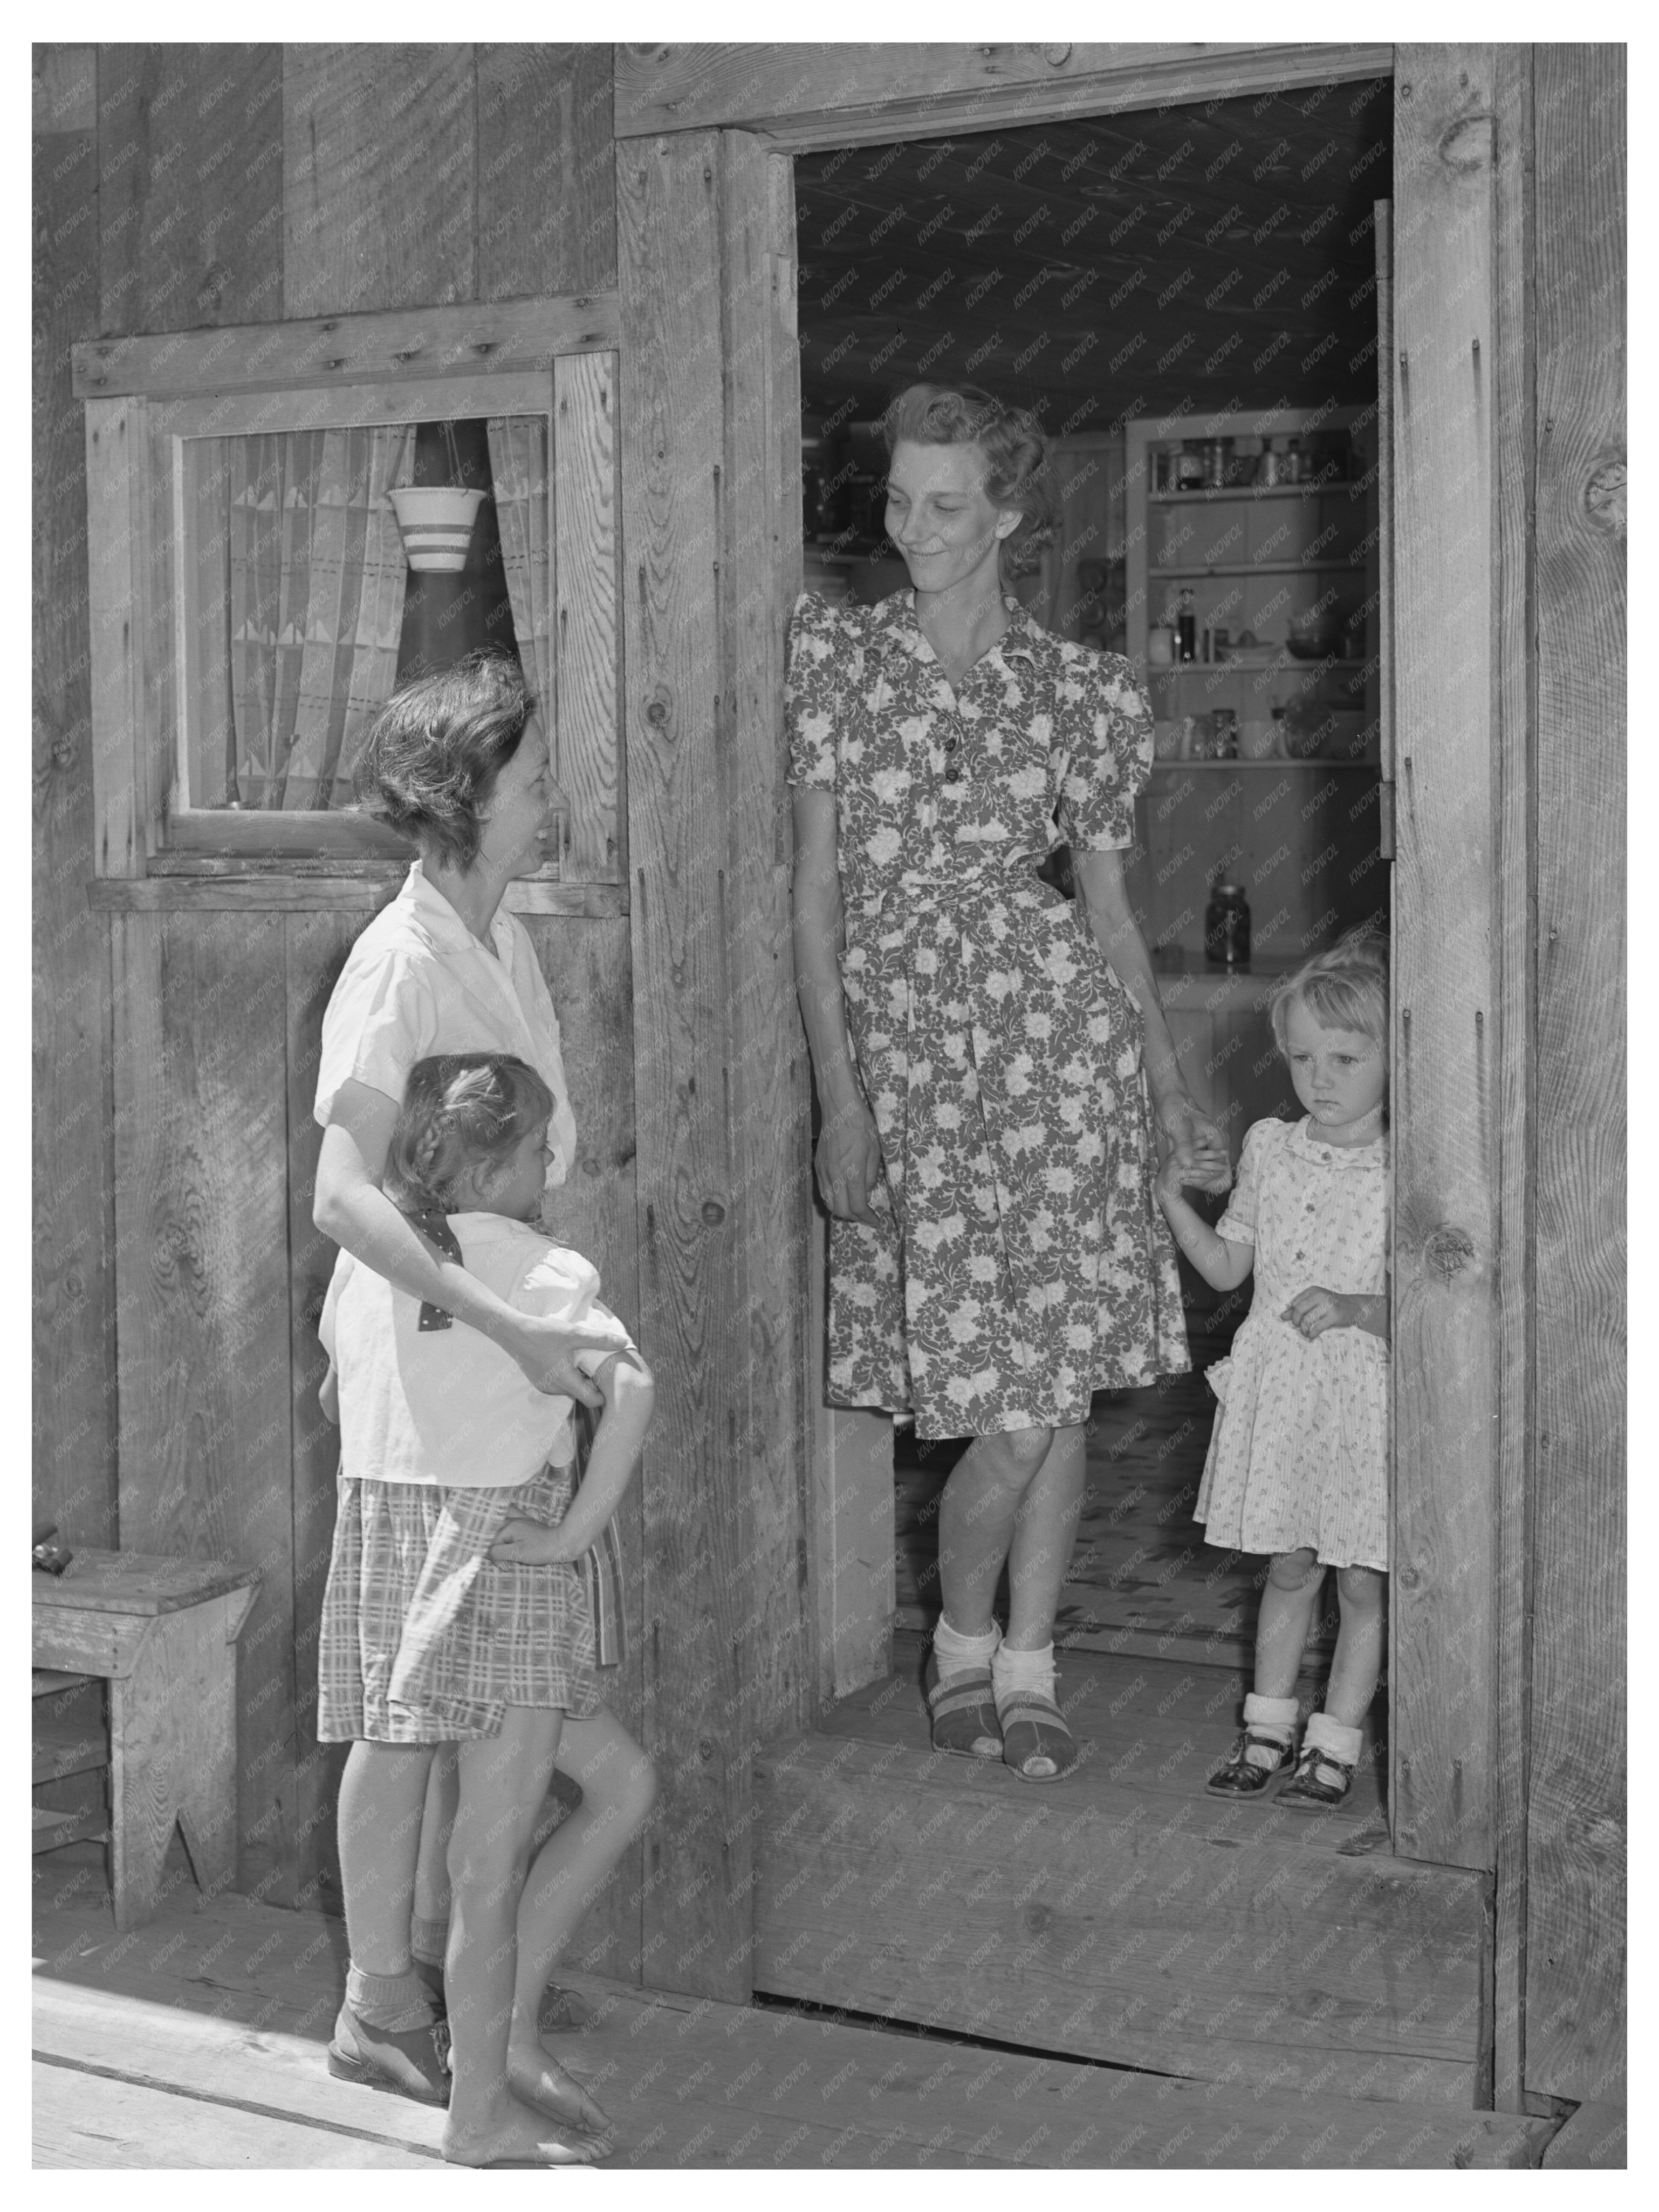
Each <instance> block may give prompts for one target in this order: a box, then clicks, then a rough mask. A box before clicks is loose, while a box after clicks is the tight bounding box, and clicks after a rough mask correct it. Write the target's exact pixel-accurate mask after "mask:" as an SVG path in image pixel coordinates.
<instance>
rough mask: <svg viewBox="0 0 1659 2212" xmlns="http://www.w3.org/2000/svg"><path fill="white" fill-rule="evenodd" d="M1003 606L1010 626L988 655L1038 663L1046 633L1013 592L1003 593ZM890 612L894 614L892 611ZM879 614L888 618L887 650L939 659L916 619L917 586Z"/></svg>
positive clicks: (884, 602) (882, 607)
mask: <svg viewBox="0 0 1659 2212" xmlns="http://www.w3.org/2000/svg"><path fill="white" fill-rule="evenodd" d="M1002 604H1003V605H1004V607H1005V608H1006V610H1007V613H1008V627H1007V629H1006V630H1004V631H1003V633H1002V635H1001V636H1000V638H999V639H998V640H997V641H996V643H995V644H994V645H993V646H991V647H988V648H987V653H1001V654H1002V655H1003V657H1004V659H1006V658H1007V657H1008V655H1009V654H1010V653H1015V654H1018V655H1019V656H1020V657H1021V658H1022V659H1026V660H1034V659H1036V645H1037V641H1038V639H1039V638H1041V637H1042V635H1044V633H1043V632H1042V630H1040V629H1038V628H1037V626H1036V623H1034V622H1033V621H1032V619H1031V617H1030V615H1029V614H1028V613H1027V611H1026V610H1025V609H1024V607H1023V606H1021V605H1020V603H1019V601H1018V599H1015V598H1014V597H1013V596H1012V593H1011V592H1004V593H1003V595H1002ZM889 610H890V611H889ZM877 612H878V613H880V614H883V615H884V620H883V623H882V643H883V647H884V650H885V651H887V652H889V653H909V654H910V655H911V656H912V657H913V658H914V659H917V660H933V659H937V658H938V656H937V654H936V653H934V651H933V647H932V646H931V645H929V644H928V642H927V637H926V636H925V635H924V634H923V631H922V627H921V623H920V622H919V621H918V620H917V619H916V592H915V585H914V584H908V585H906V586H905V587H904V589H903V590H902V591H899V592H894V593H893V594H892V595H891V597H890V598H889V599H884V600H882V602H881V603H880V605H879V607H878V609H877Z"/></svg>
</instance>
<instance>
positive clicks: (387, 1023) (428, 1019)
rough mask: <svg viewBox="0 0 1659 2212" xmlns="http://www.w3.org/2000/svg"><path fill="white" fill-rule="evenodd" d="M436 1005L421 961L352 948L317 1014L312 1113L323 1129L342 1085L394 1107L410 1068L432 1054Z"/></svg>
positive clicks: (388, 950) (389, 948) (396, 949)
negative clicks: (360, 1086) (319, 1038)
mask: <svg viewBox="0 0 1659 2212" xmlns="http://www.w3.org/2000/svg"><path fill="white" fill-rule="evenodd" d="M437 1037H438V1007H437V1002H436V1000H435V997H434V995H433V992H432V989H431V986H430V983H429V981H428V977H427V976H426V975H425V974H424V973H423V972H422V963H421V962H420V961H418V960H416V959H413V958H411V957H410V954H409V953H408V951H405V950H404V948H403V947H401V946H397V945H372V944H368V945H366V944H365V942H364V940H363V939H359V940H358V942H357V944H356V945H354V946H353V948H352V950H351V952H350V954H349V957H348V958H347V960H346V964H345V966H344V968H343V969H342V971H341V974H340V980H339V981H338V982H337V984H336V985H335V986H334V995H333V997H332V998H331V1000H329V1002H328V1009H327V1012H325V1014H324V1016H323V1048H322V1056H321V1059H320V1060H319V1064H318V1068H317V1100H316V1104H315V1106H314V1107H313V1113H314V1115H315V1116H316V1118H317V1120H318V1121H320V1122H321V1123H322V1125H323V1127H325V1128H326V1127H327V1126H328V1124H329V1121H330V1120H331V1118H332V1115H333V1109H334V1101H335V1099H336V1098H337V1097H338V1095H339V1092H340V1089H341V1086H342V1085H343V1084H345V1083H348V1082H356V1083H365V1084H367V1085H368V1087H369V1089H370V1090H371V1091H381V1092H383V1093H384V1095H385V1096H386V1097H388V1098H395V1099H397V1100H398V1101H399V1102H400V1103H401V1101H402V1098H403V1095H404V1086H405V1085H406V1084H407V1083H408V1081H409V1071H410V1068H411V1067H413V1066H414V1065H415V1063H416V1060H423V1059H424V1058H425V1057H426V1055H427V1054H428V1053H431V1052H435V1051H436V1049H437Z"/></svg>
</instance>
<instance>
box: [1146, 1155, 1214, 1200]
mask: <svg viewBox="0 0 1659 2212" xmlns="http://www.w3.org/2000/svg"><path fill="white" fill-rule="evenodd" d="M1221 1174H1222V1176H1223V1178H1224V1179H1223V1181H1222V1182H1219V1183H1218V1182H1216V1180H1215V1175H1216V1169H1215V1164H1214V1162H1213V1161H1212V1160H1211V1159H1209V1158H1201V1159H1200V1158H1198V1157H1197V1156H1196V1155H1195V1154H1194V1153H1192V1152H1188V1151H1186V1150H1185V1149H1184V1148H1182V1147H1180V1146H1177V1148H1176V1150H1175V1151H1174V1152H1170V1154H1169V1156H1168V1157H1167V1158H1165V1160H1164V1164H1163V1165H1162V1166H1161V1167H1160V1168H1159V1170H1158V1180H1157V1182H1156V1184H1155V1185H1154V1188H1155V1189H1156V1190H1157V1193H1158V1196H1159V1197H1160V1198H1179V1197H1180V1196H1181V1194H1182V1189H1183V1188H1185V1187H1188V1186H1190V1187H1191V1188H1194V1189H1195V1190H1225V1189H1226V1188H1228V1187H1229V1185H1230V1184H1231V1182H1232V1176H1231V1172H1230V1171H1229V1170H1228V1167H1227V1162H1226V1155H1225V1153H1224V1154H1223V1155H1222V1158H1221Z"/></svg>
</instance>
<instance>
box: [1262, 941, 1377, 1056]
mask: <svg viewBox="0 0 1659 2212" xmlns="http://www.w3.org/2000/svg"><path fill="white" fill-rule="evenodd" d="M1293 1006H1305V1007H1306V1008H1307V1010H1308V1012H1309V1013H1310V1014H1311V1015H1312V1017H1313V1018H1314V1019H1315V1021H1316V1022H1317V1023H1318V1024H1319V1026H1320V1028H1321V1029H1322V1030H1353V1031H1355V1033H1356V1034H1357V1035H1358V1036H1364V1037H1370V1040H1371V1042H1372V1043H1373V1044H1375V1045H1376V1046H1377V1047H1378V1048H1380V1049H1381V1050H1382V1052H1383V1054H1385V1055H1386V1054H1387V1052H1388V1049H1389V955H1388V951H1387V949H1386V948H1385V946H1384V945H1383V940H1382V939H1381V938H1380V937H1379V936H1378V935H1377V933H1376V931H1375V930H1373V929H1371V928H1370V927H1362V928H1359V929H1351V930H1350V931H1349V932H1348V933H1347V935H1346V937H1340V938H1339V939H1337V941H1336V943H1335V944H1334V945H1332V946H1331V948H1330V950H1329V951H1328V952H1320V953H1316V955H1315V957H1313V958H1312V959H1311V960H1310V961H1309V962H1307V963H1306V964H1305V965H1304V966H1303V967H1301V968H1298V969H1297V971H1296V973H1295V975H1287V976H1286V977H1285V981H1283V982H1282V983H1281V984H1280V985H1279V988H1278V989H1277V990H1276V991H1275V992H1274V993H1273V1001H1272V1006H1271V1008H1270V1014H1271V1018H1272V1021H1273V1040H1274V1042H1275V1043H1277V1045H1278V1047H1279V1051H1280V1052H1281V1053H1288V1050H1289V1047H1288V1045H1287V1043H1286V1038H1285V1031H1286V1025H1287V1024H1288V1023H1289V1021H1290V1018H1291V1008H1292V1007H1293Z"/></svg>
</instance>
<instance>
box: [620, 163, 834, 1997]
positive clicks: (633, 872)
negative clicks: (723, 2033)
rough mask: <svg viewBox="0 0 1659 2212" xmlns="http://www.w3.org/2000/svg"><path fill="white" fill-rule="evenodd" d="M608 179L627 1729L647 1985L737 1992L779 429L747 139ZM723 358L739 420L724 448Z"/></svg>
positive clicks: (795, 1521)
mask: <svg viewBox="0 0 1659 2212" xmlns="http://www.w3.org/2000/svg"><path fill="white" fill-rule="evenodd" d="M768 184H769V180H768V179H767V176H766V173H765V164H764V161H763V158H762V157H760V156H759V155H757V154H755V153H753V152H752V151H751V150H746V149H744V148H743V147H742V146H738V147H723V146H722V143H721V141H720V137H719V136H718V135H717V134H715V133H712V132H708V133H702V132H699V133H690V134H684V135H679V136H677V137H673V138H670V139H664V140H661V141H657V142H653V143H648V144H647V143H641V144H637V145H633V146H630V147H629V148H628V149H626V152H625V154H624V155H623V159H622V160H621V161H619V163H618V191H617V219H618V220H617V227H618V233H619V251H620V261H621V275H622V286H621V289H622V293H623V302H624V307H623V421H624V422H625V423H626V424H627V426H628V433H627V435H629V438H631V439H632V441H634V443H633V447H632V456H631V465H629V466H625V467H624V471H623V486H624V491H623V542H624V545H625V549H626V551H625V575H626V593H625V597H626V608H627V612H626V628H625V635H626V651H625V661H626V667H627V706H626V718H625V719H626V726H627V728H628V732H629V760H628V766H629V777H628V805H629V866H630V896H631V901H632V909H631V913H632V921H633V933H634V994H635V1040H636V1045H635V1098H636V1103H637V1112H638V1120H639V1144H640V1214H639V1249H640V1278H641V1280H640V1294H641V1321H642V1323H643V1326H644V1329H645V1332H646V1335H645V1340H646V1342H647V1344H648V1346H649V1347H650V1357H651V1359H652V1362H653V1365H654V1367H655V1369H656V1372H657V1376H658V1382H659V1395H658V1409H659V1410H658V1419H657V1425H656V1428H655V1430H654V1431H653V1436H652V1437H651V1440H650V1442H649V1443H648V1444H647V1455H646V1480H645V1516H646V1530H645V1545H646V1558H645V1604H646V1620H647V1631H646V1632H647V1658H646V1680H645V1699H646V1711H647V1736H646V1741H647V1745H648V1747H649V1748H650V1749H651V1751H652V1753H653V1756H654V1757H655V1758H656V1759H657V1761H658V1765H659V1772H660V1774H661V1776H662V1779H663V1784H664V1790H665V1799H666V1802H667V1813H666V1817H665V1820H664V1821H663V1823H662V1825H661V1827H660V1828H659V1831H658V1832H657V1833H656V1834H654V1835H653V1837H652V1838H651V1839H650V1841H649V1843H648V1845H647V1850H648V1853H649V1856H650V1859H651V1863H652V1875H653V1877H655V1876H657V1875H659V1873H660V1874H661V1875H663V1876H664V1879H663V1880H662V1881H661V1882H660V1884H658V1883H657V1882H656V1881H654V1880H653V1882H652V1884H651V1894H650V1897H649V1899H648V1900H647V1907H646V1937H645V1945H644V1952H645V1956H646V1959H647V1974H648V1976H649V1978H650V1979H652V1980H653V1982H660V1983H662V1984H665V1985H666V1986H668V1987H671V1988H677V1989H684V1990H696V1991H698V1992H700V1993H706V1994H708V1995H710V1996H732V1995H733V1994H735V1993H737V1992H738V1991H741V1990H747V1989H748V1988H749V1987H750V1967H749V1929H750V1918H751V1905H750V1891H751V1888H752V1872H751V1826H752V1822H751V1817H750V1790H751V1770H750V1759H751V1747H752V1745H753V1743H754V1742H755V1741H757V1740H758V1738H759V1737H761V1736H763V1735H766V1734H767V1733H769V1731H770V1730H772V1729H775V1728H776V1727H777V1726H778V1725H779V1723H781V1722H786V1721H793V1720H796V1719H798V1718H800V1717H804V1716H805V1712H806V1711H807V1710H808V1707H809V1705H810V1700H811V1694H812V1688H811V1674H810V1668H809V1667H808V1664H807V1655H806V1653H805V1650H803V1638H802V1633H801V1630H802V1625H803V1615H804V1613H805V1606H804V1604H803V1602H802V1599H803V1598H804V1595H805V1589H804V1584H805V1577H804V1571H803V1570H804V1565H805V1549H804V1543H805V1539H804V1529H803V1528H802V1516H801V1499H800V1487H801V1486H802V1484H803V1483H804V1480H805V1471H804V1460H805V1453H804V1446H805V1423H804V1400H803V1396H802V1389H803V1381H802V1348H803V1346H804V1344H805V1315H804V1312H803V1310H802V1308H801V1305H800V1301H799V1286H800V1285H801V1283H802V1281H803V1279H804V1276H805V1206H806V1195H805V1182H804V1174H805V1148H804V1143H803V1142H802V1141H801V1139H803V1138H804V1133H805V1071H804V1069H803V1068H802V1067H801V1066H800V1065H799V1052H798V1051H797V1052H796V1053H795V1054H793V1057H792V1056H791V1055H790V1054H787V1053H781V1051H780V1031H781V1030H782V1031H783V1032H784V1034H785V1035H787V1034H788V1033H789V1030H792V1029H793V1010H791V1009H790V1008H789V1007H788V1005H787V999H788V995H789V985H788V982H787V980H786V979H785V974H784V970H785V965H786V963H787V951H786V948H787V943H788V929H787V860H786V858H785V849H781V821H782V815H781V810H782V807H783V804H784V791H783V781H782V768H783V763H782V759H781V731H780V727H779V721H778V714H777V707H778V699H779V694H780V688H781V687H780V666H781V664H780V660H779V656H778V649H777V643H776V641H775V640H773V639H769V638H768V637H767V635H765V623H766V614H767V610H768V608H769V606H770V605H772V604H773V598H772V593H771V592H770V590H769V589H768V588H767V587H766V586H765V585H764V584H763V582H761V581H760V580H761V579H763V578H765V577H769V574H770V573H771V570H772V568H773V567H774V566H775V563H776V562H777V561H778V559H779V558H780V549H779V547H778V546H777V544H776V543H775V535H774V533H775V530H776V528H777V527H778V521H777V518H776V517H775V515H773V514H771V513H768V512H767V502H766V498H765V496H764V495H765V494H766V493H767V492H769V489H770V487H771V486H772V485H773V484H775V482H776V467H775V462H774V463H773V464H770V465H759V464H758V462H757V459H755V458H751V457H748V456H745V454H744V451H743V449H742V448H743V441H744V439H754V438H756V435H757V428H758V430H759V438H758V439H757V444H758V443H759V442H760V441H763V439H764V437H765V435H766V433H765V425H766V423H767V422H768V421H769V420H770V421H771V422H773V423H774V425H776V422H777V416H776V412H775V409H776V404H777V403H776V398H775V385H776V380H775V377H774V375H773V374H772V372H771V363H772V361H773V359H774V357H775V350H776V349H775V347H774V346H771V345H766V344H763V346H762V347H761V349H760V350H759V353H758V356H757V358H755V359H753V360H744V359H742V358H741V357H739V358H738V359H735V360H734V359H733V358H732V356H731V353H730V350H729V348H728V343H727V331H726V321H725V317H724V314H723V306H724V304H725V302H724V301H723V296H722V295H723V293H728V288H736V289H740V290H741V291H742V292H744V294H745V295H747V296H748V297H749V299H750V301H751V303H754V302H759V303H760V304H761V305H762V306H763V307H764V306H765V305H766V303H767V302H769V298H770V286H771V283H772V280H773V273H774V270H773V263H774V261H775V258H776V249H775V247H774V246H773V244H772V241H773V240H774V239H775V238H776V237H777V235H778V233H777V230H776V228H775V224H776V218H777V213H778V211H777V210H775V209H773V208H771V207H769V201H768ZM728 296H729V293H728ZM769 319H770V318H769V313H768V315H767V317H766V320H767V322H768V323H769ZM732 376H737V377H740V378H742V379H744V380H745V381H746V383H747V384H748V386H749V392H750V398H751V406H752V410H753V411H751V410H750V409H745V410H744V416H743V419H742V422H741V435H737V433H736V431H735V429H734V436H733V439H732V441H730V442H729V441H728V435H727V425H728V415H727V404H726V392H727V380H728V379H729V378H731V377H732ZM769 394H771V395H772V397H771V398H770V400H769ZM737 421H738V418H737V417H736V416H733V417H732V422H733V423H734V425H736V423H737ZM797 529H798V526H797ZM781 557H783V558H784V559H786V560H787V558H788V551H787V548H786V549H784V550H783V552H782V556H781ZM728 648H729V650H728ZM785 1024H788V1025H789V1029H786V1028H785ZM792 1128H793V1131H795V1132H796V1133H797V1134H796V1135H795V1137H794V1139H793V1142H792V1140H791V1137H790V1131H791V1130H792ZM797 1152H798V1153H799V1158H793V1157H792V1156H793V1154H795V1153H797ZM785 1163H789V1165H790V1166H792V1167H793V1183H792V1182H791V1181H790V1178H789V1172H788V1169H787V1167H786V1165H785ZM751 1471H752V1473H753V1475H754V1478H755V1480H754V1481H753V1482H752V1483H751V1480H750V1475H751ZM798 1589H799V1592H800V1595H799V1596H797V1595H795V1593H796V1591H797V1590H798ZM677 1837H678V1838H680V1839H681V1840H680V1841H679V1842H678V1844H677V1842H676V1838H677ZM698 1839H701V1840H698ZM677 1866H678V1869H679V1872H680V1879H679V1880H678V1881H675V1880H674V1879H672V1878H671V1877H672V1875H673V1874H674V1871H675V1869H676V1868H677Z"/></svg>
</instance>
